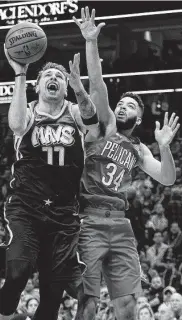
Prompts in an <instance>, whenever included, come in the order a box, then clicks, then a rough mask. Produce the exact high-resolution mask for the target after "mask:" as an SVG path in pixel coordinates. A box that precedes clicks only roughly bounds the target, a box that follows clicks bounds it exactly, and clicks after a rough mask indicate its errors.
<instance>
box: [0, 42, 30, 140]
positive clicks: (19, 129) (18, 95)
mask: <svg viewBox="0 0 182 320" xmlns="http://www.w3.org/2000/svg"><path fill="white" fill-rule="evenodd" d="M4 52H5V55H6V58H7V60H8V62H9V64H10V66H11V67H12V68H13V70H14V71H15V75H19V76H17V77H15V88H14V92H13V97H12V101H11V105H10V108H9V113H8V121H9V127H10V129H11V130H12V131H13V132H14V133H15V134H16V135H18V136H21V135H22V134H23V133H24V132H25V130H26V127H27V122H28V119H27V118H28V115H27V96H26V72H27V68H28V65H21V64H19V63H17V62H15V61H13V60H12V59H11V58H10V56H9V54H8V52H7V49H6V48H5V46H4Z"/></svg>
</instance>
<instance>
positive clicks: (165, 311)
mask: <svg viewBox="0 0 182 320" xmlns="http://www.w3.org/2000/svg"><path fill="white" fill-rule="evenodd" d="M158 320H174V313H173V311H172V309H171V306H170V305H166V304H165V303H162V304H161V305H160V306H159V308H158Z"/></svg>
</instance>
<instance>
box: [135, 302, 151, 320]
mask: <svg viewBox="0 0 182 320" xmlns="http://www.w3.org/2000/svg"><path fill="white" fill-rule="evenodd" d="M136 320H154V314H153V311H152V309H151V307H150V305H149V304H148V303H145V304H141V306H140V307H139V308H138V310H137V314H136Z"/></svg>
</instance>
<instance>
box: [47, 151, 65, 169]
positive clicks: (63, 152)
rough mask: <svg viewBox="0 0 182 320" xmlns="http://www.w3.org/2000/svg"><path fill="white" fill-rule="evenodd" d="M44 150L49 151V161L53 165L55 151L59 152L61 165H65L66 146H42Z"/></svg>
mask: <svg viewBox="0 0 182 320" xmlns="http://www.w3.org/2000/svg"><path fill="white" fill-rule="evenodd" d="M42 151H44V152H47V163H48V164H50V165H53V164H54V163H53V158H54V152H59V166H64V155H65V148H64V147H62V146H55V147H52V146H49V147H42Z"/></svg>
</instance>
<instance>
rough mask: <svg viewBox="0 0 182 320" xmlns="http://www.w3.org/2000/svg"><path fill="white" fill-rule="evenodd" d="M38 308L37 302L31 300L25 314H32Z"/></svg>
mask: <svg viewBox="0 0 182 320" xmlns="http://www.w3.org/2000/svg"><path fill="white" fill-rule="evenodd" d="M37 307H38V301H37V300H36V299H31V300H30V301H29V303H28V306H27V312H28V313H31V314H34V313H35V311H36V310H37Z"/></svg>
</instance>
